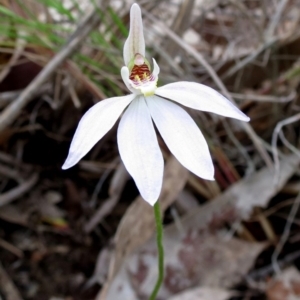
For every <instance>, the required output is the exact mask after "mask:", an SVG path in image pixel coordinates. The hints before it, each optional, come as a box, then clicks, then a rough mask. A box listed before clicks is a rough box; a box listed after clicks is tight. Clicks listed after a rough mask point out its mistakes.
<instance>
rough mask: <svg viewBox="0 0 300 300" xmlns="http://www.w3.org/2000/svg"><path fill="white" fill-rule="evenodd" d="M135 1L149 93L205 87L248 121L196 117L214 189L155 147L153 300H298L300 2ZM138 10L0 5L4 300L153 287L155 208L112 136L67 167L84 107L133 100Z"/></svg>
mask: <svg viewBox="0 0 300 300" xmlns="http://www.w3.org/2000/svg"><path fill="white" fill-rule="evenodd" d="M137 2H138V4H139V5H140V6H141V8H142V12H143V21H144V33H145V40H146V45H147V58H148V59H149V60H151V58H152V57H154V58H155V59H156V60H157V62H158V63H159V66H160V69H161V73H160V77H159V83H158V85H163V84H166V83H169V82H174V81H183V80H185V81H194V82H199V83H203V84H206V85H209V86H211V87H213V88H215V89H216V90H218V91H220V92H221V93H223V94H224V95H225V96H226V97H227V98H229V99H230V100H231V101H234V102H235V103H236V104H237V105H238V106H239V108H240V109H241V110H242V111H243V112H244V113H245V114H247V115H248V116H249V117H250V118H251V121H250V123H248V124H245V123H242V122H238V121H234V120H230V119H226V120H225V119H224V118H221V117H218V116H216V115H213V114H209V113H203V112H198V111H194V110H191V111H189V113H190V114H191V115H192V117H193V118H194V120H195V121H196V123H197V124H198V126H199V128H200V129H201V131H202V132H203V134H204V136H205V137H206V139H207V141H208V144H209V147H210V151H211V155H212V157H213V161H214V165H215V178H216V180H215V181H214V182H211V181H205V180H202V179H200V178H198V177H196V176H194V175H193V174H191V173H188V171H187V170H185V169H184V168H183V167H182V166H181V165H180V164H179V163H178V162H177V160H176V159H175V158H174V157H173V156H172V155H171V154H170V152H169V150H168V149H167V147H166V146H165V144H164V142H163V140H162V139H161V137H159V136H158V139H159V144H160V146H161V148H162V151H163V154H164V158H165V174H164V185H163V190H162V194H161V197H160V201H161V206H162V209H163V210H164V226H165V236H164V242H165V250H166V258H165V260H166V261H165V270H166V274H165V279H164V284H163V287H162V289H161V291H160V293H159V298H158V300H176V299H177V300H178V299H183V300H229V299H230V300H250V299H256V300H259V299H267V300H292V299H294V300H295V299H300V288H299V287H300V274H299V267H300V248H299V246H300V231H299V226H300V212H299V211H298V208H299V204H300V177H299V175H300V173H299V162H300V152H299V149H298V147H299V120H300V106H299V100H300V99H299V90H300V30H299V28H300V1H299V0H227V1H225V0H224V1H223V0H160V1H156V0H151V1H146V0H145V1H137ZM132 3H133V2H132V1H127V0H124V1H122V0H113V1H105V0H103V1H98V0H22V1H21V0H1V1H0V299H5V300H20V299H24V300H25V299H28V300H29V299H32V300H44V299H45V300H48V299H49V300H63V299H64V300H78V299H81V300H83V299H84V300H90V299H97V300H104V299H108V300H118V299H120V300H121V299H122V300H124V299H128V300H135V299H141V300H143V299H148V296H149V294H150V293H151V291H152V289H153V286H154V284H155V280H156V277H157V257H156V254H157V253H156V245H155V239H154V233H155V226H154V222H153V212H152V209H151V207H150V206H149V205H148V204H147V203H145V202H144V201H143V200H142V199H141V198H140V197H139V193H138V190H137V188H136V186H135V184H134V182H133V180H132V179H131V177H130V176H129V175H128V174H127V171H126V170H125V169H124V166H123V165H122V162H121V160H120V157H119V153H118V148H117V144H116V129H117V125H115V126H114V127H113V129H112V130H110V131H109V133H108V134H107V135H106V136H105V137H104V138H103V139H102V140H101V141H100V142H99V143H97V144H96V146H95V147H94V148H93V149H92V150H91V151H90V152H89V153H88V154H87V155H86V156H85V157H84V159H83V160H81V161H80V162H79V163H78V164H77V165H76V166H75V167H73V168H71V169H70V170H67V171H62V170H61V166H62V164H63V162H64V160H65V158H66V156H67V153H68V149H69V145H70V142H71V139H72V136H73V134H74V131H75V129H76V127H77V124H78V122H79V120H80V118H81V117H82V115H83V114H84V113H85V112H86V111H87V109H89V108H90V107H91V106H92V105H93V104H95V103H97V102H98V101H101V100H103V99H105V98H108V97H112V96H120V95H124V94H127V93H128V91H127V89H126V87H125V85H124V84H123V82H122V80H121V77H120V68H121V67H122V66H123V64H124V63H123V58H122V57H123V56H122V55H123V54H122V50H123V49H122V48H123V43H124V41H125V39H126V37H127V34H128V21H129V9H130V6H131V5H132ZM199 101H201V99H199Z"/></svg>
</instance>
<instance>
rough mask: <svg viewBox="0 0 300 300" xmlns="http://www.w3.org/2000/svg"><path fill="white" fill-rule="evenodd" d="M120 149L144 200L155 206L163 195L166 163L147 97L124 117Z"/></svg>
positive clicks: (121, 122) (138, 99)
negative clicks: (146, 100)
mask: <svg viewBox="0 0 300 300" xmlns="http://www.w3.org/2000/svg"><path fill="white" fill-rule="evenodd" d="M118 146H119V151H120V156H121V158H122V160H123V162H124V165H125V167H126V169H127V170H128V172H129V173H130V175H131V176H132V177H133V179H134V181H135V183H136V185H137V187H138V189H139V191H140V193H141V196H142V197H143V198H144V199H145V200H146V201H147V202H149V203H150V204H151V205H153V204H154V203H155V202H156V201H157V199H158V197H159V194H160V191H161V186H162V178H163V168H164V161H163V157H162V153H161V151H160V149H159V146H158V142H157V138H156V134H155V130H154V127H153V123H152V120H151V117H150V113H149V110H148V108H147V105H146V102H145V100H144V97H142V96H140V97H138V98H137V99H135V100H134V101H133V102H132V103H131V104H130V106H129V107H128V109H127V110H126V111H125V113H124V115H123V116H122V119H121V121H120V124H119V128H118Z"/></svg>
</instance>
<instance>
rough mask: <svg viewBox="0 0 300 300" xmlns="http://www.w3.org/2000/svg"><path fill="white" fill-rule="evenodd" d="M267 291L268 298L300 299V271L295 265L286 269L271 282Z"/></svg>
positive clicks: (271, 299)
mask: <svg viewBox="0 0 300 300" xmlns="http://www.w3.org/2000/svg"><path fill="white" fill-rule="evenodd" d="M266 293H267V297H268V300H299V299H300V273H299V271H298V270H297V269H296V268H294V267H290V268H288V269H286V270H284V271H283V272H282V273H281V274H280V275H279V276H278V277H276V278H275V279H273V280H272V281H271V282H269V284H268V287H267V291H266Z"/></svg>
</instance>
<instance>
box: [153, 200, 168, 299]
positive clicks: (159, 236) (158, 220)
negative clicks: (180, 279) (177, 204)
mask: <svg viewBox="0 0 300 300" xmlns="http://www.w3.org/2000/svg"><path fill="white" fill-rule="evenodd" d="M153 210H154V216H155V225H156V244H157V255H158V277H157V281H156V284H155V286H154V289H153V291H152V293H151V296H150V298H149V300H155V299H156V296H157V294H158V292H159V289H160V287H161V285H162V283H163V280H164V246H163V224H162V216H161V210H160V205H159V201H157V202H156V203H155V204H154V206H153Z"/></svg>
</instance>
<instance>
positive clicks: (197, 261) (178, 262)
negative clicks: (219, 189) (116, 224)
mask: <svg viewBox="0 0 300 300" xmlns="http://www.w3.org/2000/svg"><path fill="white" fill-rule="evenodd" d="M182 225H183V227H184V225H185V224H182ZM264 247H265V244H262V243H249V242H245V241H243V240H239V239H236V238H230V239H228V237H226V236H224V234H222V233H220V232H219V233H218V234H214V233H213V234H212V233H210V232H204V231H201V230H200V231H199V230H198V229H197V228H194V230H188V231H185V232H184V233H180V232H179V231H178V229H176V227H174V226H173V225H171V226H170V227H167V228H166V230H165V236H164V248H165V253H166V256H165V277H164V283H163V286H162V288H161V290H160V292H159V297H158V299H160V300H165V299H168V298H169V297H171V296H173V295H176V294H178V293H180V292H182V291H184V290H186V289H190V288H193V287H197V286H201V287H216V288H227V287H232V286H233V285H235V284H237V283H239V282H240V281H241V280H242V279H243V277H244V276H245V275H246V274H247V273H248V271H249V269H250V268H251V267H252V265H253V263H254V261H255V259H256V257H257V255H258V254H260V253H261V251H262V250H263V249H264ZM157 272H158V270H157V250H156V243H155V241H154V239H153V240H151V241H150V242H148V243H147V244H146V245H144V246H143V247H141V248H140V249H139V251H138V252H135V253H134V254H133V255H131V256H130V257H129V258H128V259H127V260H126V262H125V264H124V265H123V266H122V268H121V270H120V272H119V273H118V275H117V276H116V278H115V280H114V281H113V283H112V285H111V287H110V289H109V291H108V294H107V298H106V299H107V300H121V299H122V300H125V299H128V300H138V299H147V298H148V297H149V295H150V293H151V291H152V289H153V287H154V285H155V282H156V279H157V276H158V273H157ZM195 299H197V300H198V298H195ZM210 299H214V298H210Z"/></svg>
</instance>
